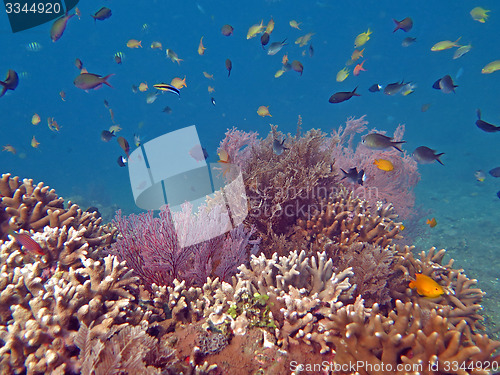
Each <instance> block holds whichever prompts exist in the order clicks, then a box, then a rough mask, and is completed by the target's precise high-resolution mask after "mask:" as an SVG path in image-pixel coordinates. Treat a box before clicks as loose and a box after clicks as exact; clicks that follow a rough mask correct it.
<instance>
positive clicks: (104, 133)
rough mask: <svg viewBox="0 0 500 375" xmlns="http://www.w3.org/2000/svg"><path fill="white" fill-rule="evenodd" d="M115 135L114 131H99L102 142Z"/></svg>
mask: <svg viewBox="0 0 500 375" xmlns="http://www.w3.org/2000/svg"><path fill="white" fill-rule="evenodd" d="M114 136H115V134H114V132H112V131H109V130H103V131H102V132H101V140H102V141H103V142H109V141H110V140H111V139H112V138H113V137H114Z"/></svg>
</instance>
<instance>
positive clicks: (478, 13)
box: [470, 7, 490, 23]
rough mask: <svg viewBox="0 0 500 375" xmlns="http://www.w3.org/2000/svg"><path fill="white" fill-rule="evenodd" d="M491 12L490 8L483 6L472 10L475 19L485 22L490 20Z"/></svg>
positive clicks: (471, 13)
mask: <svg viewBox="0 0 500 375" xmlns="http://www.w3.org/2000/svg"><path fill="white" fill-rule="evenodd" d="M489 12H490V10H487V9H484V8H481V7H475V8H474V9H472V10H471V11H470V15H471V17H472V19H473V20H474V21H477V22H481V23H485V22H486V21H487V20H488V17H489V15H488V13H489Z"/></svg>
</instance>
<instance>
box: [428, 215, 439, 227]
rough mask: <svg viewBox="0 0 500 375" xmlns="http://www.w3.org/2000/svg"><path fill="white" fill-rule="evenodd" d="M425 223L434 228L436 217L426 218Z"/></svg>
mask: <svg viewBox="0 0 500 375" xmlns="http://www.w3.org/2000/svg"><path fill="white" fill-rule="evenodd" d="M425 224H428V225H429V226H430V227H431V228H434V227H435V226H436V225H437V221H436V218H435V217H433V218H432V219H427V221H426V222H425Z"/></svg>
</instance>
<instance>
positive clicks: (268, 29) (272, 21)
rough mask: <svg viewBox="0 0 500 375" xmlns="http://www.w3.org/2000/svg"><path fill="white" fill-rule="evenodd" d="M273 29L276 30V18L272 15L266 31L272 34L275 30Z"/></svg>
mask: <svg viewBox="0 0 500 375" xmlns="http://www.w3.org/2000/svg"><path fill="white" fill-rule="evenodd" d="M273 30H274V20H273V18H272V17H271V19H270V20H269V22H268V23H267V26H266V33H268V34H269V35H271V33H272V32H273Z"/></svg>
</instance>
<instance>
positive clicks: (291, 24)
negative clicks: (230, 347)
mask: <svg viewBox="0 0 500 375" xmlns="http://www.w3.org/2000/svg"><path fill="white" fill-rule="evenodd" d="M301 23H302V22H297V21H295V20H291V21H290V26H291V27H293V28H294V29H297V30H300V27H299V26H300V24H301Z"/></svg>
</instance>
